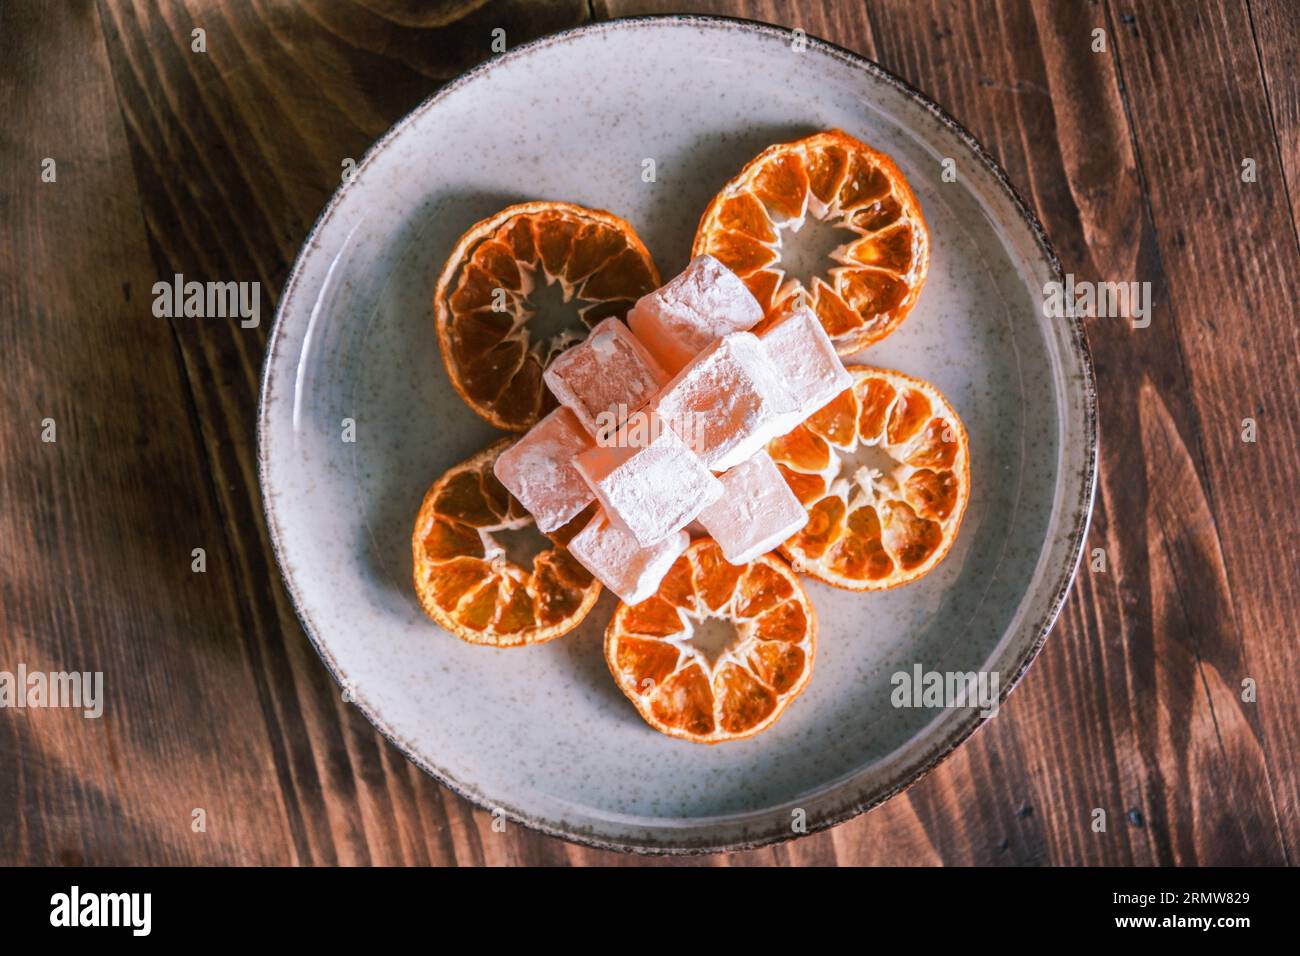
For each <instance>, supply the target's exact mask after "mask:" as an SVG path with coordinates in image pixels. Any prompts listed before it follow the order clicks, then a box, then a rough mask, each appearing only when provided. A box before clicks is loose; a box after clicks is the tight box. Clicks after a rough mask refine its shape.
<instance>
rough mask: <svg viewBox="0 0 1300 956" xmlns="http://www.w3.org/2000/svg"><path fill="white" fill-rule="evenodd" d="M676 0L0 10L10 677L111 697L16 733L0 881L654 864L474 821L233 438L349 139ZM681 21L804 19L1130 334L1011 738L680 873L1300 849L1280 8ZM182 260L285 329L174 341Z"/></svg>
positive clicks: (264, 1)
mask: <svg viewBox="0 0 1300 956" xmlns="http://www.w3.org/2000/svg"><path fill="white" fill-rule="evenodd" d="M675 9H681V8H680V7H679V6H678V5H673V4H660V3H656V2H636V0H632V2H622V0H609V2H600V0H597V2H595V3H594V4H588V3H587V2H585V0H575V2H568V0H557V2H551V3H524V2H516V0H504V2H502V0H492V2H481V0H460V2H457V0H442V2H419V0H303V2H290V0H230V2H225V0H220V2H219V0H150V2H145V0H140V2H138V3H134V4H133V3H130V2H127V0H59V2H46V0H3V2H0V224H2V225H3V231H2V235H3V239H2V240H0V359H2V361H3V366H2V367H3V383H2V384H0V390H2V393H3V396H4V403H3V422H2V427H0V562H3V564H2V568H0V588H2V589H3V590H2V591H0V670H5V669H8V670H13V669H14V668H15V667H16V665H17V663H18V662H19V661H22V662H25V663H26V664H27V666H28V667H29V668H31V669H33V670H37V669H44V670H61V669H69V670H74V669H75V670H102V671H105V672H106V673H107V675H108V676H107V679H106V694H107V698H108V700H107V711H106V714H105V716H104V717H103V718H102V719H100V720H97V721H96V720H83V719H81V718H80V717H79V716H75V715H73V714H71V713H69V712H66V711H55V710H45V711H16V710H7V711H0V863H14V862H19V863H56V864H57V863H97V864H99V863H102V864H133V863H302V864H329V863H345V864H355V863H379V864H395V863H433V864H467V865H472V864H483V863H486V864H508V863H544V864H553V863H554V864H566V863H568V864H592V863H600V864H608V863H615V864H635V863H641V862H645V861H642V860H640V859H637V858H634V857H626V856H620V855H618V854H613V853H603V852H597V851H592V850H587V849H584V848H580V847H575V846H571V845H568V844H565V843H563V842H561V841H558V840H553V839H548V838H545V837H542V836H539V835H536V834H534V833H531V832H528V831H525V830H523V829H520V828H519V827H513V826H512V827H510V828H508V829H507V831H506V832H504V833H498V832H495V831H493V829H492V827H491V819H490V817H488V816H487V815H485V814H484V813H481V812H479V811H477V810H474V809H472V808H471V807H470V806H469V805H467V804H466V803H464V802H463V801H461V800H460V799H458V798H457V797H455V796H453V795H451V794H450V793H448V792H447V791H445V790H443V789H442V788H440V787H439V786H437V785H436V784H435V783H433V782H432V781H431V780H429V779H428V778H426V777H424V776H423V775H422V774H421V773H420V772H419V771H417V770H416V769H415V768H414V767H412V766H410V765H409V764H408V763H407V762H406V761H405V760H404V759H403V757H402V756H401V754H400V753H398V752H397V751H396V750H395V749H394V748H392V747H391V746H389V745H388V744H386V743H385V742H384V741H383V740H382V739H381V738H380V737H379V735H378V734H377V733H376V732H375V731H374V730H372V729H371V727H370V725H369V724H368V723H367V722H366V721H365V720H364V719H363V718H362V717H361V716H360V715H359V713H357V712H356V711H355V710H354V709H353V708H351V707H350V706H349V705H347V704H345V703H343V702H342V700H341V699H340V694H339V693H338V691H337V689H336V688H335V687H334V685H333V683H332V682H331V680H330V678H329V677H328V675H327V674H326V672H325V669H324V667H323V666H322V665H321V663H320V662H319V661H318V660H317V658H316V656H315V654H314V653H313V651H312V649H311V647H310V645H309V643H308V641H307V640H306V638H305V637H304V635H303V633H302V631H301V630H300V628H299V626H298V624H297V622H296V620H295V618H294V615H293V611H292V609H291V608H290V605H289V601H288V599H287V597H286V593H285V591H284V589H283V587H282V586H281V584H280V581H279V576H278V574H277V571H276V568H275V564H274V561H273V559H272V557H271V554H270V548H269V545H268V540H267V534H266V529H265V527H264V525H263V523H262V520H261V509H260V503H259V495H258V487H257V479H256V470H255V467H254V461H255V456H254V420H255V412H256V408H257V389H258V372H259V368H260V365H261V360H262V352H263V349H264V346H265V342H266V336H267V332H268V329H269V325H270V322H269V318H270V305H271V304H272V303H273V302H274V300H275V298H276V297H277V295H278V293H279V290H280V289H281V287H282V286H283V284H284V282H285V279H286V277H287V274H288V270H289V267H290V264H291V263H292V260H293V258H294V255H295V253H296V252H297V250H298V247H299V244H300V243H301V242H302V240H303V238H304V236H305V235H306V233H307V230H308V229H309V227H310V226H311V224H312V221H313V219H314V218H315V216H316V215H317V213H318V212H319V211H320V210H321V208H322V207H323V205H324V204H325V202H326V200H327V199H328V198H329V196H330V194H331V193H332V192H333V190H334V189H335V187H336V186H337V185H338V184H339V178H340V172H341V162H342V160H343V158H345V157H354V158H356V157H360V156H361V155H362V153H363V152H364V151H365V149H366V148H367V147H368V146H369V145H370V144H371V143H372V142H373V141H374V140H375V139H376V138H377V137H379V136H380V135H381V134H382V133H383V132H384V131H385V130H386V129H387V128H388V127H389V126H390V125H391V124H392V123H394V122H395V121H396V120H398V119H399V118H401V117H402V116H403V114H405V113H406V112H407V111H408V110H410V109H411V108H412V107H414V106H415V105H416V104H417V103H419V102H420V101H421V100H422V99H424V98H425V97H426V96H428V95H429V94H431V93H432V92H433V91H435V90H436V89H437V88H438V87H439V85H440V84H442V83H443V82H444V81H446V80H447V79H448V78H450V77H452V76H454V75H455V74H457V73H458V72H460V71H461V70H463V69H465V68H466V67H468V66H470V65H472V64H474V63H475V62H477V61H479V60H482V59H484V58H486V57H488V56H490V55H491V51H490V42H491V31H492V29H494V28H495V27H498V26H501V27H504V28H505V29H506V31H507V37H508V39H509V42H510V43H512V44H517V43H519V42H522V41H523V40H525V39H529V38H532V37H534V36H538V35H541V34H544V33H546V32H549V31H551V30H554V29H558V28H561V27H565V26H569V25H571V24H576V23H579V22H581V21H584V20H587V19H589V18H592V17H598V18H599V17H607V16H614V15H619V14H630V13H648V12H663V11H668V10H675ZM694 9H695V10H696V12H713V13H726V14H733V15H739V16H749V17H754V18H758V19H764V20H768V21H772V22H775V23H780V24H785V25H787V26H791V27H793V26H798V27H801V28H803V29H804V30H805V31H807V32H808V33H810V34H814V35H818V36H822V37H826V38H828V39H830V40H833V41H834V42H836V43H839V44H841V45H843V46H846V47H849V48H851V49H853V50H856V51H858V52H860V53H862V54H864V55H866V56H868V57H871V58H873V59H875V60H877V61H878V62H880V63H881V64H883V65H884V66H886V67H888V68H889V69H891V70H893V71H895V72H897V73H899V74H900V75H901V76H903V77H904V78H906V79H907V80H908V81H909V82H911V83H913V84H914V85H916V86H917V87H919V88H920V89H921V90H923V91H925V92H926V93H928V94H929V95H930V96H932V97H933V98H935V99H936V100H937V101H938V102H939V103H941V104H943V105H944V106H945V107H946V108H947V109H948V110H949V111H950V112H951V113H952V114H953V115H954V116H956V117H957V118H958V119H959V120H960V121H961V122H962V123H964V124H965V125H967V126H968V127H969V128H970V129H971V130H972V131H973V132H974V133H975V135H976V136H977V137H978V138H979V139H980V140H981V141H982V142H983V143H984V144H985V145H986V146H988V147H989V148H990V149H991V151H992V152H993V153H994V155H995V156H996V157H997V158H998V159H999V160H1000V161H1001V163H1002V165H1003V166H1004V167H1005V168H1006V169H1007V171H1008V172H1009V173H1010V176H1011V179H1012V181H1013V182H1015V183H1016V185H1017V187H1018V188H1019V189H1020V190H1021V192H1022V193H1023V194H1024V195H1025V196H1026V198H1027V199H1028V200H1029V202H1030V203H1031V205H1033V206H1034V207H1035V208H1036V209H1037V211H1038V214H1039V216H1040V217H1041V218H1042V220H1043V222H1044V223H1045V224H1046V226H1047V230H1048V232H1049V234H1050V235H1051V237H1052V239H1053V240H1054V242H1055V243H1056V246H1057V249H1058V250H1059V252H1060V254H1061V258H1062V260H1063V262H1064V265H1065V267H1066V269H1067V270H1068V271H1071V272H1074V273H1075V274H1076V275H1077V276H1078V277H1079V278H1083V279H1099V278H1104V279H1109V280H1116V281H1150V282H1151V283H1152V284H1153V288H1154V314H1153V321H1152V322H1151V325H1150V327H1149V328H1146V329H1132V328H1130V327H1129V326H1128V324H1127V323H1126V322H1124V321H1123V320H1119V319H1098V320H1092V321H1090V323H1089V328H1088V332H1089V337H1090V340H1091V343H1092V349H1093V354H1094V357H1095V359H1096V364H1097V377H1098V385H1099V390H1100V402H1101V416H1102V446H1101V478H1100V485H1099V489H1098V495H1097V509H1096V514H1095V517H1094V520H1093V529H1092V532H1091V535H1090V538H1089V541H1088V548H1089V549H1090V550H1091V549H1093V548H1101V549H1104V551H1105V555H1106V559H1107V568H1106V570H1105V571H1104V572H1090V571H1088V570H1087V569H1085V570H1084V572H1082V573H1081V574H1080V576H1079V579H1078V581H1077V584H1076V586H1075V588H1074V592H1073V594H1072V596H1071V598H1070V601H1069V603H1068V604H1067V606H1066V608H1065V611H1064V613H1063V615H1062V617H1061V621H1060V624H1059V625H1058V627H1057V630H1056V633H1055V634H1054V635H1053V637H1052V639H1051V640H1050V641H1049V642H1048V644H1047V647H1046V650H1045V651H1044V652H1043V654H1042V656H1041V657H1040V658H1039V660H1038V662H1037V663H1036V665H1035V666H1034V667H1033V668H1032V670H1031V671H1030V673H1029V675H1028V677H1027V678H1026V680H1025V681H1024V683H1023V684H1022V685H1021V687H1020V689H1019V690H1018V691H1017V692H1016V693H1015V694H1013V695H1012V697H1011V699H1010V701H1009V703H1008V704H1007V706H1006V707H1005V708H1004V709H1003V711H1002V713H1001V715H1000V717H999V719H998V720H997V721H994V722H992V724H991V726H989V727H988V728H987V729H986V730H985V731H984V732H982V733H980V734H979V735H977V736H976V737H975V738H974V739H973V740H971V741H970V742H969V743H967V744H966V745H965V746H964V747H962V748H961V749H960V750H959V751H958V752H957V753H956V754H954V755H953V756H952V757H951V758H950V759H949V760H948V761H947V762H946V763H945V764H943V765H942V766H941V767H940V768H939V769H938V770H937V771H935V772H934V773H932V774H931V775H930V776H929V777H927V778H926V779H924V780H923V781H921V782H920V783H919V784H917V785H916V786H915V787H913V788H912V789H911V790H910V791H908V792H907V793H906V794H904V795H902V796H899V797H897V798H895V799H894V800H892V801H890V802H889V803H888V804H886V805H885V806H884V807H882V808H880V809H878V810H876V811H875V812H873V813H871V814H868V815H866V816H864V817H859V818H858V819H856V820H854V821H852V822H850V823H847V824H845V825H843V826H840V827H838V828H836V829H834V830H832V831H830V832H827V833H823V834H819V835H816V836H812V837H807V838H804V839H800V840H798V841H795V842H792V843H787V844H784V845H781V846H778V847H775V848H771V849H766V850H761V851H755V852H750V853H744V854H736V855H733V856H730V857H711V858H702V859H695V860H689V861H675V862H690V863H701V862H706V863H715V864H724V863H729V864H737V865H748V864H771V863H777V864H806V863H812V864H829V863H841V864H877V863H906V864H938V863H946V864H1045V863H1059V864H1096V863H1110V864H1130V863H1131V864H1207V863H1266V864H1277V863H1287V862H1290V861H1291V860H1292V858H1293V857H1294V855H1295V854H1296V852H1297V844H1298V842H1300V774H1298V773H1297V769H1296V764H1297V757H1298V756H1300V700H1298V697H1300V694H1298V693H1297V688H1296V683H1297V679H1300V673H1297V662H1298V660H1300V655H1297V646H1296V645H1297V624H1296V610H1297V598H1298V597H1300V571H1298V570H1297V569H1298V567H1300V561H1298V560H1297V540H1298V539H1300V509H1298V508H1297V505H1296V497H1297V492H1298V491H1300V479H1297V475H1296V472H1297V467H1298V466H1300V454H1298V453H1297V449H1298V448H1300V441H1298V440H1297V439H1298V437H1300V436H1298V435H1297V422H1298V421H1300V401H1298V400H1297V387H1296V380H1297V374H1298V373H1300V348H1298V344H1297V331H1296V330H1297V322H1296V304H1297V303H1296V298H1297V297H1296V289H1297V280H1296V276H1297V274H1298V273H1300V241H1298V240H1297V223H1298V222H1300V205H1298V202H1300V80H1298V79H1297V77H1300V4H1296V3H1293V2H1287V0H1188V2H1181V0H1180V2H1175V0H1154V2H1153V0H1144V2H1137V0H1109V2H1086V0H1062V2H1037V3H1029V2H1019V0H1014V2H975V0H967V2H948V0H870V2H868V3H865V4H864V3H847V2H845V3H815V2H808V3H786V2H775V0H767V2H745V0H733V2H726V0H720V2H716V3H709V4H702V5H698V6H696V7H695V8H694ZM195 27H202V28H203V29H204V30H205V31H206V37H207V52H206V53H205V54H196V53H193V52H192V51H191V30H192V29H194V28H195ZM1098 28H1100V29H1102V30H1104V31H1105V37H1106V49H1105V51H1104V52H1102V53H1097V52H1094V51H1093V49H1092V47H1093V31H1094V30H1095V29H1098ZM46 157H51V158H54V159H55V160H56V162H57V181H56V182H55V183H43V182H42V181H41V169H42V165H41V164H42V160H43V159H44V158H46ZM1247 158H1249V159H1253V160H1254V163H1255V168H1256V170H1257V180H1256V181H1255V182H1253V183H1251V182H1243V180H1242V177H1241V171H1242V163H1243V160H1245V159H1247ZM176 272H181V273H184V274H185V275H186V276H187V277H202V278H205V279H206V278H219V279H223V280H225V279H240V280H258V281H260V282H261V283H262V288H263V292H264V296H265V298H264V315H265V316H266V320H265V321H263V323H262V324H261V326H260V328H257V329H250V330H244V329H240V328H239V326H238V325H237V324H236V323H234V322H229V321H208V322H204V321H197V320H187V319H180V320H175V321H168V320H166V319H157V318H154V317H153V315H152V313H151V292H150V289H151V286H152V285H153V283H154V282H156V281H158V280H159V279H160V278H163V277H170V276H171V275H173V274H174V273H176ZM45 418H53V419H54V420H55V421H56V423H57V429H58V431H57V437H58V440H57V442H56V443H54V444H49V443H44V442H42V441H41V439H40V434H41V422H42V420H43V419H45ZM1245 418H1252V419H1254V420H1255V421H1256V423H1257V428H1258V440H1257V441H1256V442H1254V443H1247V442H1244V441H1243V440H1242V421H1243V419H1245ZM195 547H205V548H206V549H207V554H208V569H207V573H206V574H193V573H191V570H190V552H191V549H192V548H195ZM1247 678H1250V679H1252V680H1253V681H1254V682H1255V685H1256V687H1257V688H1258V700H1257V701H1256V702H1245V701H1243V700H1242V694H1241V688H1242V682H1243V680H1245V679H1247ZM195 807H202V808H204V809H205V810H206V812H207V819H208V827H207V832H205V833H194V832H192V830H191V826H190V822H191V811H192V810H193V808H195ZM1097 807H1100V808H1103V809H1105V810H1106V811H1107V814H1108V821H1109V826H1108V828H1107V831H1106V832H1105V833H1095V832H1093V831H1092V829H1091V827H1090V823H1091V819H1092V817H1091V811H1092V809H1093V808H1097Z"/></svg>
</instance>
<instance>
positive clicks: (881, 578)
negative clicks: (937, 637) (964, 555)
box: [767, 365, 970, 591]
mask: <svg viewBox="0 0 1300 956" xmlns="http://www.w3.org/2000/svg"><path fill="white" fill-rule="evenodd" d="M845 367H846V368H847V369H848V371H849V373H850V374H851V375H852V376H853V378H854V384H853V386H852V388H849V389H848V390H847V391H844V392H842V393H841V394H840V395H839V396H838V397H837V398H836V399H835V400H834V401H833V402H831V403H830V404H829V405H827V406H826V407H825V408H824V409H822V411H820V412H818V413H817V414H816V415H813V416H812V417H811V418H809V419H808V420H807V421H806V422H804V423H803V424H802V425H800V426H799V427H798V428H796V429H794V431H792V432H791V433H790V434H789V435H786V436H784V437H782V438H778V439H776V440H775V441H772V442H771V443H770V444H769V445H768V448H767V450H768V453H769V454H770V455H771V456H772V458H773V459H775V460H776V462H777V463H778V464H779V465H780V467H781V473H782V474H783V475H784V476H785V479H786V482H787V483H788V484H789V485H790V487H791V488H792V489H794V492H795V494H797V495H798V496H799V500H800V501H802V502H803V504H804V507H805V508H807V510H808V524H806V525H805V526H804V527H803V529H802V530H801V531H799V532H798V533H797V534H795V535H794V536H793V537H792V538H790V540H788V541H787V542H786V543H785V544H784V545H783V546H782V548H781V550H782V553H784V554H785V555H786V557H788V558H789V559H790V563H791V564H792V565H793V566H794V569H795V570H796V571H803V572H805V573H807V574H810V575H812V576H813V577H815V578H818V579H820V580H822V581H825V582H826V583H828V584H834V585H836V586H837V587H842V588H848V589H850V590H853V591H876V590H883V589H885V588H892V587H897V586H898V585H900V584H906V583H907V582H908V581H915V580H916V579H917V578H919V577H922V576H923V575H925V574H928V573H929V572H930V571H931V570H932V569H933V568H934V567H935V565H937V564H938V563H939V562H940V561H941V560H943V557H944V555H946V554H947V553H948V549H949V548H951V547H952V543H953V541H954V540H955V539H956V537H957V529H958V528H959V527H960V525H961V519H962V515H963V514H964V512H965V510H966V503H967V501H968V500H969V498H970V459H969V449H968V444H967V438H966V429H965V428H964V427H963V425H962V423H961V419H959V418H958V417H957V413H956V412H955V411H953V408H952V406H951V405H949V404H948V401H947V400H946V399H945V398H944V397H943V396H942V395H941V394H939V391H938V389H936V388H935V387H934V386H933V385H931V384H929V383H928V382H923V381H921V380H920V379H916V378H912V377H911V376H909V375H904V374H903V373H902V372H893V371H889V370H886V369H877V368H869V367H868V366H865V365H848V366H845Z"/></svg>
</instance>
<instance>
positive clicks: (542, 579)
mask: <svg viewBox="0 0 1300 956" xmlns="http://www.w3.org/2000/svg"><path fill="white" fill-rule="evenodd" d="M513 441H514V439H513V438H503V439H501V440H500V441H498V442H496V443H494V444H492V445H490V446H488V447H487V448H485V449H483V450H482V451H481V452H479V453H478V454H477V455H474V456H473V457H472V458H469V459H468V460H466V461H463V462H461V463H460V464H459V465H456V466H455V467H453V468H451V469H449V470H448V471H447V473H446V474H444V475H443V476H442V477H441V478H439V479H438V480H437V481H436V482H435V483H434V485H433V487H432V488H430V489H429V492H428V494H426V495H425V496H424V503H423V504H422V505H421V506H420V513H419V515H418V516H417V517H416V519H415V533H414V534H413V535H412V537H411V547H412V550H413V551H414V555H415V591H416V594H418V595H419V598H420V604H421V606H423V608H424V610H425V613H426V614H428V615H429V617H431V618H433V619H434V620H435V621H437V622H438V623H439V624H441V625H442V626H443V627H445V628H446V629H447V630H449V631H451V633H453V634H455V635H456V636H457V637H459V638H461V639H462V640H465V641H469V642H470V643H471V644H488V645H491V646H493V647H518V646H520V645H523V644H540V643H542V642H543V641H549V640H551V639H552V638H556V637H559V636H560V635H561V634H567V633H568V632H569V631H571V630H573V629H574V628H575V627H577V626H578V625H579V624H580V623H582V619H583V618H585V617H586V616H587V612H589V611H590V610H591V608H592V605H594V604H595V603H596V599H597V598H598V597H600V584H599V583H598V582H597V581H595V580H594V579H593V578H592V576H591V574H590V573H588V571H587V570H586V569H585V568H584V567H582V565H580V564H578V562H577V561H575V560H574V559H573V558H572V557H571V556H570V554H569V552H568V551H566V550H565V549H564V544H565V543H566V542H567V541H568V540H569V539H570V538H572V536H573V534H575V533H577V532H578V531H579V530H581V528H582V523H583V522H584V521H585V520H587V519H589V518H590V517H591V515H590V512H589V511H588V512H584V513H583V514H580V515H578V517H576V518H575V519H574V520H573V521H571V522H569V524H567V525H565V526H564V527H563V528H561V529H559V530H558V531H556V532H554V533H553V534H552V535H550V538H551V541H552V543H553V544H554V545H555V546H554V547H552V548H547V549H545V550H543V551H541V552H540V553H539V554H537V556H536V557H534V558H533V567H532V570H531V571H526V570H525V569H524V568H522V567H520V566H519V565H518V564H515V563H513V562H512V561H510V560H509V558H507V556H506V553H505V549H504V548H503V547H502V546H501V544H500V543H499V542H498V541H497V540H496V539H495V538H493V533H494V532H498V533H499V532H502V531H506V530H515V529H524V528H527V527H528V526H529V525H531V524H532V521H533V519H532V518H531V517H530V516H529V515H528V512H526V511H524V509H523V507H522V506H521V505H520V504H519V502H517V501H516V500H515V499H514V498H512V497H511V496H510V494H509V493H508V492H507V491H506V490H505V488H504V487H502V485H501V483H500V482H499V481H497V479H496V476H495V475H493V474H492V466H493V464H494V463H495V462H496V460H497V456H498V455H500V454H501V452H503V451H504V450H505V449H507V448H509V447H510V444H511V443H512V442H513Z"/></svg>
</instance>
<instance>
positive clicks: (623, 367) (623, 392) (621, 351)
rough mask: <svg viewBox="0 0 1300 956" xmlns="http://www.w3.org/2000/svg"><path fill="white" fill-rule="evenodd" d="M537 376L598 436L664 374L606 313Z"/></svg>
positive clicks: (648, 392) (656, 386) (653, 388)
mask: <svg viewBox="0 0 1300 956" xmlns="http://www.w3.org/2000/svg"><path fill="white" fill-rule="evenodd" d="M543 377H544V378H545V380H546V385H547V387H548V388H550V390H551V393H552V394H553V395H555V397H556V398H557V399H559V401H560V403H561V404H562V405H566V406H568V407H569V408H570V409H572V410H573V413H574V414H575V415H577V417H578V421H580V422H581V423H582V426H583V427H584V428H586V429H587V431H588V432H590V433H591V434H592V435H593V436H596V437H600V432H601V431H604V430H611V427H616V426H617V425H619V424H621V423H622V422H623V421H624V420H626V419H627V417H628V416H629V415H631V414H632V413H633V412H636V411H638V410H639V409H640V408H641V407H642V406H643V405H645V403H646V402H648V401H649V400H650V399H651V398H652V397H653V396H654V394H655V392H656V391H658V390H659V388H660V386H662V385H663V384H664V383H665V382H667V381H668V379H669V377H670V376H669V375H668V373H667V372H665V371H664V370H663V368H661V367H660V365H659V363H658V362H657V361H656V360H655V358H654V356H652V355H651V354H650V352H649V351H647V350H646V347H645V346H644V345H642V344H641V342H640V341H638V340H637V338H636V336H635V335H633V334H632V332H631V330H630V329H628V327H627V326H626V325H624V324H623V322H622V321H621V320H619V319H617V318H613V317H610V318H608V319H605V320H604V321H603V322H600V323H599V324H598V325H596V327H595V328H593V329H592V330H591V334H590V335H588V336H587V338H586V340H585V341H583V342H580V343H578V344H577V345H575V346H573V348H571V349H568V350H567V351H565V352H562V353H560V355H558V356H556V358H555V360H554V361H553V362H551V364H550V366H549V367H548V368H547V369H546V372H545V374H544V376H543ZM602 425H604V426H606V427H605V428H602V427H601V426H602Z"/></svg>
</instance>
